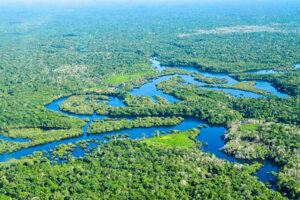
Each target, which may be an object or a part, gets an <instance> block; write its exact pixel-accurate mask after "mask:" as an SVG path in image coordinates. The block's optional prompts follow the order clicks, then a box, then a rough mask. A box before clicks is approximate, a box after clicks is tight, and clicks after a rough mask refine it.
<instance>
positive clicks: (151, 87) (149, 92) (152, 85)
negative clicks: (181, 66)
mask: <svg viewBox="0 0 300 200" xmlns="http://www.w3.org/2000/svg"><path fill="white" fill-rule="evenodd" d="M170 78H171V75H169V76H163V77H159V78H157V79H154V80H152V81H151V82H149V83H146V84H144V85H142V86H141V87H139V88H135V89H133V90H131V91H130V93H131V94H132V95H134V96H137V95H144V96H149V97H151V98H152V99H153V100H154V101H155V102H157V99H155V98H154V96H155V95H158V96H161V97H163V98H165V99H167V100H168V101H169V102H170V103H174V102H177V101H179V100H178V99H176V98H175V97H173V96H171V95H168V94H165V93H163V92H162V91H160V90H156V84H157V83H160V82H162V81H165V80H169V79H170Z"/></svg>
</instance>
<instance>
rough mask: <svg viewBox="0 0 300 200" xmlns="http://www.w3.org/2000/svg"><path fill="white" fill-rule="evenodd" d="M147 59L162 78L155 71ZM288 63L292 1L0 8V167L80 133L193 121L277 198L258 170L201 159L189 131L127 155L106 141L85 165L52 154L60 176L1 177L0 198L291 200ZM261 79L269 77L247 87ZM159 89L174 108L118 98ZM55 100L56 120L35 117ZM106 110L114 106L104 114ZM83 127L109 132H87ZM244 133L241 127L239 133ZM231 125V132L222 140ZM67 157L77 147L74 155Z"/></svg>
mask: <svg viewBox="0 0 300 200" xmlns="http://www.w3.org/2000/svg"><path fill="white" fill-rule="evenodd" d="M152 58H155V59H157V60H159V61H161V63H162V65H164V66H166V69H165V70H164V71H162V72H159V71H157V70H155V69H154V66H153V65H152V63H151V61H150V59H152ZM296 63H300V3H299V2H296V1H284V2H272V3H270V2H254V3H250V2H247V3H243V4H236V3H232V4H231V3H221V2H218V3H217V4H216V3H207V2H206V3H195V2H194V3H186V4H183V3H179V4H178V3H177V4H160V3H158V2H156V3H155V4H152V5H151V4H117V5H109V4H97V5H96V4H95V5H94V4H93V5H92V4H84V5H78V4H74V5H70V4H64V5H63V6H57V5H54V4H51V5H45V4H43V5H40V6H37V5H34V4H32V5H30V6H28V5H27V6H16V5H1V4H0V137H1V138H0V154H4V153H11V152H17V151H19V150H21V149H26V148H30V147H34V146H38V145H43V144H47V143H51V142H53V141H62V140H63V139H67V138H74V137H79V136H82V135H84V134H85V131H87V134H103V133H106V132H111V131H119V130H122V129H131V128H140V127H153V126H155V127H159V126H173V125H177V124H180V123H181V122H182V121H184V120H185V118H188V117H193V118H196V119H198V120H203V121H205V122H206V123H207V124H209V125H211V126H212V125H215V126H224V127H231V129H229V132H228V133H227V135H225V137H226V139H227V142H228V143H227V146H225V148H224V149H223V151H225V152H227V153H230V154H233V155H234V156H235V157H237V158H243V159H247V160H251V159H263V160H264V159H270V160H272V161H274V162H275V163H276V164H277V165H278V167H279V173H278V174H277V175H276V177H277V179H278V182H277V186H278V189H279V191H280V192H281V194H280V193H279V192H276V191H273V190H271V189H270V187H271V186H269V185H267V184H263V183H262V182H259V181H258V180H257V178H256V177H254V176H252V174H253V173H254V172H255V171H256V170H257V169H258V168H259V165H260V164H257V163H256V164H252V165H247V164H245V165H237V164H232V163H229V162H227V161H225V160H221V159H218V158H216V157H215V156H211V155H209V154H205V153H203V151H202V150H201V149H200V150H199V148H200V147H201V145H202V144H201V143H200V142H199V141H198V142H197V140H196V139H195V136H196V135H197V134H199V133H198V131H196V130H190V131H187V132H183V133H178V134H175V135H174V134H170V135H164V136H159V132H155V136H157V137H155V138H152V139H149V140H137V141H132V140H125V138H127V137H128V135H125V136H120V135H119V136H120V137H119V136H111V137H110V136H109V137H107V139H114V140H113V141H111V142H109V143H106V144H102V143H100V142H99V141H96V142H95V141H94V142H95V143H99V146H98V149H92V150H91V151H88V150H86V149H85V150H86V156H85V157H84V158H75V157H73V156H71V154H70V152H71V151H75V149H76V146H75V145H74V144H69V145H62V146H60V147H58V148H57V149H56V150H55V151H52V152H50V154H51V153H52V155H54V157H55V156H58V157H59V158H61V157H62V156H61V155H64V156H65V158H67V159H66V161H65V162H62V163H57V162H51V159H50V160H49V159H48V158H46V157H43V156H42V154H43V155H46V154H47V153H46V152H43V153H41V152H39V153H35V154H34V155H33V156H32V157H30V158H23V159H21V160H18V161H12V162H9V163H3V164H2V163H1V164H0V169H1V170H0V177H2V178H1V179H0V186H1V187H0V188H1V189H0V198H8V199H10V198H16V199H28V198H35V197H37V196H39V197H40V198H44V199H63V198H70V199H72V198H71V197H72V196H74V195H77V196H79V197H81V198H91V199H96V198H103V199H114V198H118V197H120V196H122V197H123V198H139V199H140V198H142V197H145V198H165V199H176V198H177V199H178V198H182V199H191V198H200V197H201V198H210V199H222V198H224V199H237V198H241V197H242V198H245V199H284V198H285V197H282V195H283V196H286V197H289V198H294V199H296V198H299V197H300V189H299V181H298V180H297V177H298V176H293V174H295V173H297V172H298V171H299V170H298V169H299V165H300V160H299V143H300V141H299V125H300V121H299V120H300V103H299V101H300V78H299V77H300V69H299V68H295V64H296ZM179 66H181V67H182V68H178V67H179ZM184 67H193V68H194V69H198V70H200V71H206V72H213V73H227V74H228V75H229V76H230V77H233V78H235V79H236V80H239V81H244V82H237V83H235V84H232V85H222V86H221V85H220V84H226V83H227V82H228V80H227V79H222V78H212V77H207V76H203V75H201V74H200V73H198V72H197V73H194V72H190V71H187V70H184ZM267 69H270V70H273V71H276V73H265V74H259V73H253V72H254V71H257V70H267ZM178 75H189V76H191V77H193V78H195V80H198V81H199V82H202V83H204V84H206V85H207V86H210V87H219V88H223V89H224V88H227V89H228V88H229V89H238V90H243V91H248V92H253V93H257V94H261V95H262V96H263V97H260V98H246V97H241V98H237V97H234V96H231V95H229V94H227V93H225V92H222V91H217V90H212V89H201V88H199V85H197V84H187V83H186V82H185V80H184V79H183V77H181V76H178ZM163 76H170V77H171V78H169V79H168V80H164V81H161V82H159V83H157V84H156V85H155V86H156V88H157V89H158V90H160V91H161V92H163V93H164V94H168V95H171V96H172V97H173V98H176V99H177V100H178V102H169V101H168V100H167V99H165V98H163V97H161V96H155V97H154V99H153V98H151V97H146V96H134V95H133V94H131V93H130V91H131V90H132V89H134V88H137V87H140V86H141V85H143V84H145V83H147V82H149V81H150V80H152V79H155V78H159V77H163ZM246 81H247V82H246ZM257 81H266V82H269V83H270V84H271V85H272V86H273V87H275V88H276V89H277V90H278V91H280V92H284V93H286V94H288V95H289V97H287V98H283V97H277V96H275V95H271V94H270V93H268V92H267V91H266V90H262V89H257V88H255V84H256V82H257ZM212 84H213V85H212ZM63 97H64V98H65V99H66V101H64V103H62V104H60V105H59V109H60V111H61V112H54V111H53V110H49V109H47V108H46V107H45V106H46V105H48V104H49V103H51V102H53V101H54V100H59V99H61V98H63ZM112 97H113V98H119V99H121V101H122V103H123V104H124V106H111V105H109V101H110V98H112ZM63 112H65V113H69V114H70V113H72V114H74V115H86V116H87V117H86V118H78V117H70V116H68V115H65V114H63ZM94 114H95V115H96V114H98V115H105V116H106V117H110V119H101V120H100V119H94V120H90V118H89V117H90V116H92V115H94ZM124 118H126V119H124ZM130 118H133V119H130ZM249 118H251V120H249ZM247 120H249V124H248V125H245V124H244V123H241V121H244V122H248V121H247ZM89 123H90V124H89ZM234 123H237V124H239V125H236V127H238V128H239V129H237V130H235V131H232V130H233V129H232V126H233V127H235V126H234ZM263 123H265V124H263ZM88 125H90V126H89V127H87V126H88ZM244 125H245V126H244ZM84 127H85V128H86V129H87V130H82V129H84ZM202 128H203V127H202ZM230 131H231V132H230ZM230 133H231V134H230ZM180 134H181V135H180ZM257 135H259V137H258V136H257ZM5 137H6V138H10V139H11V141H9V140H5V139H3V138H5ZM14 138H19V139H22V140H23V142H16V141H12V140H13V139H14ZM117 138H119V139H117ZM186 143H188V145H187V144H186ZM194 143H196V144H194ZM237 143H238V145H236V144H237ZM76 145H77V146H78V145H79V146H81V147H84V146H88V144H85V141H84V142H79V143H78V144H76ZM182 146H183V147H182ZM66 151H67V152H68V153H66ZM64 153H66V154H64ZM47 155H48V156H47V157H49V153H48V154H47ZM279 155H283V156H281V157H280V158H278V157H279ZM54 160H55V158H54ZM117 161H118V162H117ZM170 169H172V170H170ZM89 173H90V174H89ZM133 174H136V176H133ZM166 174H167V175H166ZM14 177H15V178H14ZM107 177H109V178H108V179H107V180H105V178H107ZM153 182H155V184H154V185H152V183H153ZM116 183H118V185H119V186H120V187H116ZM228 183H230V184H228ZM36 185H38V187H35V186H36ZM224 185H225V186H226V187H224ZM18 186H19V187H18ZM28 186H30V187H28ZM204 186H205V187H204ZM206 187H207V188H206ZM172 190H173V191H176V192H175V193H176V194H174V193H170V192H169V191H172ZM99 191H101V192H99ZM132 191H136V192H132ZM2 195H3V196H2Z"/></svg>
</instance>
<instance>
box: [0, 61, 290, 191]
mask: <svg viewBox="0 0 300 200" xmlns="http://www.w3.org/2000/svg"><path fill="white" fill-rule="evenodd" d="M151 61H152V64H153V66H154V67H155V68H156V70H157V71H160V72H162V71H164V70H165V67H163V66H161V65H160V62H159V61H157V60H156V59H153V60H151ZM180 68H181V69H184V70H188V71H191V72H199V73H201V74H202V75H203V76H206V77H216V78H225V79H227V80H228V82H227V83H226V84H234V83H236V82H238V81H237V80H235V79H233V78H232V77H230V76H229V75H228V74H220V73H219V74H218V73H208V72H201V71H198V70H197V69H195V68H192V67H180ZM181 76H182V78H183V79H184V80H185V81H186V82H187V83H186V84H199V85H200V86H199V89H206V88H205V87H202V86H201V84H203V83H201V82H199V81H197V80H195V79H194V78H193V77H192V76H191V75H181ZM171 77H172V75H167V76H162V77H159V78H156V79H154V80H151V81H150V82H148V83H146V84H144V85H142V86H141V87H139V88H135V89H133V90H131V94H133V95H135V96H136V95H145V96H149V97H152V98H153V99H154V100H155V101H157V100H156V99H155V98H154V96H155V95H159V96H161V97H164V98H165V99H167V100H168V101H169V102H171V103H174V102H177V101H179V100H178V99H176V98H175V97H173V96H170V95H167V94H164V93H163V92H162V91H159V90H157V89H156V84H157V83H160V82H162V81H165V80H168V79H170V78H171ZM255 86H256V87H257V88H259V89H264V90H267V91H268V92H270V93H272V94H273V95H276V96H279V97H288V95H287V94H284V93H281V92H279V91H277V90H276V89H275V88H274V87H272V86H271V85H270V84H269V83H267V82H264V81H258V82H257V84H256V85H255ZM208 89H214V90H222V91H224V92H226V93H229V94H231V95H233V96H235V97H249V98H258V97H264V96H262V95H259V94H255V93H253V92H247V91H241V90H236V89H223V88H208ZM66 100H67V98H61V99H58V100H56V101H53V102H52V103H50V104H48V105H46V106H45V107H46V108H47V109H49V110H52V111H55V112H60V113H63V114H65V115H68V116H72V117H78V118H81V119H83V118H89V119H90V122H88V123H87V124H86V125H85V126H84V127H83V131H84V134H83V135H82V136H80V137H76V138H70V139H65V140H61V141H55V142H51V143H47V144H44V145H40V146H36V147H30V148H27V149H22V150H19V151H17V152H13V153H5V154H2V155H0V161H1V162H5V161H8V160H10V159H12V158H14V159H20V158H21V157H23V156H28V155H31V154H32V153H33V152H35V151H43V150H46V151H49V150H50V149H54V148H55V147H56V146H57V145H60V144H68V143H73V144H74V143H75V142H77V141H80V140H87V139H96V138H97V139H98V140H100V141H105V140H106V139H105V136H107V135H108V136H111V135H115V134H117V133H120V134H125V133H127V134H128V135H129V136H130V137H129V138H130V139H138V138H149V137H153V136H154V132H155V130H159V131H160V132H163V131H165V132H168V131H169V130H180V131H183V130H188V129H190V128H197V126H199V125H203V124H204V122H202V121H199V120H197V119H194V118H186V119H185V120H184V121H183V122H182V123H181V124H179V125H176V126H172V127H151V128H133V129H130V130H121V131H113V132H110V133H105V134H98V135H89V134H87V129H88V127H89V126H90V123H91V122H92V121H93V119H95V118H99V119H103V118H108V116H99V115H96V113H94V114H93V115H91V116H89V115H76V114H70V113H67V112H63V111H61V110H59V105H60V104H61V103H63V102H64V101H66ZM109 105H111V106H126V105H125V104H124V102H123V100H122V99H119V98H117V97H110V100H109ZM225 132H226V129H225V128H224V127H211V126H208V127H207V128H204V129H202V130H201V133H200V135H198V136H197V137H196V139H197V140H199V141H200V142H202V143H203V144H204V143H207V144H208V145H207V146H205V145H203V147H202V149H203V151H204V152H209V153H213V154H215V155H216V156H217V157H218V158H222V159H226V160H228V161H230V162H238V163H245V161H240V160H236V159H234V158H233V157H230V156H228V155H226V154H225V153H224V152H222V151H220V149H221V148H222V147H223V146H224V144H225V142H224V141H223V140H222V135H224V133H225ZM0 139H3V140H9V141H16V142H26V141H28V140H24V139H11V138H6V137H3V136H0ZM91 145H93V146H94V145H95V144H91ZM72 154H73V155H74V156H76V157H80V156H84V154H85V153H84V151H83V150H82V149H80V148H79V147H78V148H77V150H76V151H74V152H73V153H72ZM271 171H274V172H278V169H277V167H276V166H275V165H273V164H272V163H271V162H268V161H264V166H263V167H261V168H260V169H259V171H258V172H257V173H256V174H255V176H257V177H258V178H259V180H261V181H263V182H268V181H269V180H270V179H272V181H274V182H275V181H276V178H275V177H274V176H272V175H271V174H270V172H271ZM273 189H276V187H275V186H273Z"/></svg>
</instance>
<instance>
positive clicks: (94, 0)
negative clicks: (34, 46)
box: [0, 0, 297, 4]
mask: <svg viewBox="0 0 300 200" xmlns="http://www.w3.org/2000/svg"><path fill="white" fill-rule="evenodd" d="M245 1H249V2H255V1H256V2H261V1H264V2H265V1H267V2H282V1H297V0H0V4H10V3H14V4H18V3H20V4H23V3H28V4H32V3H55V4H66V3H71V4H74V3H137V2H138V3H153V2H154V3H161V2H162V3H163V2H165V3H166V2H177V3H186V2H195V3H197V2H235V3H243V2H245Z"/></svg>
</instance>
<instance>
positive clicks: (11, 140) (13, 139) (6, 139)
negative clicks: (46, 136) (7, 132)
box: [0, 135, 31, 142]
mask: <svg viewBox="0 0 300 200" xmlns="http://www.w3.org/2000/svg"><path fill="white" fill-rule="evenodd" d="M0 140H4V141H10V142H29V141H30V140H31V139H29V138H27V139H23V138H11V137H5V136H3V135H0Z"/></svg>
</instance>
